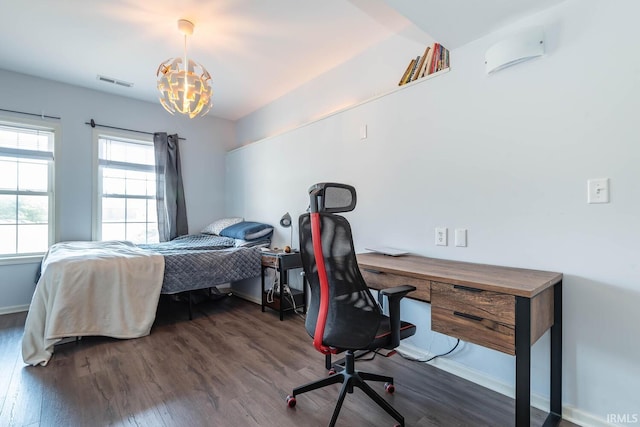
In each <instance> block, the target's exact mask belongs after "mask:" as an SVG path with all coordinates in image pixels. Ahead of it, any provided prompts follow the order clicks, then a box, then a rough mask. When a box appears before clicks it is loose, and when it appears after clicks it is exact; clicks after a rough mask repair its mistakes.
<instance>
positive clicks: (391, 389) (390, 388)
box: [384, 383, 396, 394]
mask: <svg viewBox="0 0 640 427" xmlns="http://www.w3.org/2000/svg"><path fill="white" fill-rule="evenodd" d="M384 391H386V392H387V393H389V394H393V392H394V391H396V387H395V386H394V385H393V384H391V383H385V385H384Z"/></svg>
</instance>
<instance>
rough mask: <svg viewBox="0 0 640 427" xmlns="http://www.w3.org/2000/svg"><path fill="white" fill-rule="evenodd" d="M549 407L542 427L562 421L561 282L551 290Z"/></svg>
mask: <svg viewBox="0 0 640 427" xmlns="http://www.w3.org/2000/svg"><path fill="white" fill-rule="evenodd" d="M550 397H551V399H550V400H551V405H550V411H549V416H548V417H547V419H546V421H545V423H544V425H545V426H554V425H557V424H558V422H559V421H560V420H561V419H562V281H560V282H558V283H556V285H555V286H554V288H553V326H551V396H550Z"/></svg>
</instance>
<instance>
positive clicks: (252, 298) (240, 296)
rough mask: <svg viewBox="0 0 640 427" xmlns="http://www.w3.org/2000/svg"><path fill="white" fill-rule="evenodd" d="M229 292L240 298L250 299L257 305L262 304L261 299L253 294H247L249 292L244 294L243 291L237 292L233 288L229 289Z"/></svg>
mask: <svg viewBox="0 0 640 427" xmlns="http://www.w3.org/2000/svg"><path fill="white" fill-rule="evenodd" d="M231 292H232V293H233V295H235V296H237V297H239V298H242V299H244V300H247V301H250V302H252V303H254V304H258V305H262V301H261V300H260V299H259V298H256V297H255V296H253V295H249V294H245V293H244V292H238V291H237V290H235V289H231Z"/></svg>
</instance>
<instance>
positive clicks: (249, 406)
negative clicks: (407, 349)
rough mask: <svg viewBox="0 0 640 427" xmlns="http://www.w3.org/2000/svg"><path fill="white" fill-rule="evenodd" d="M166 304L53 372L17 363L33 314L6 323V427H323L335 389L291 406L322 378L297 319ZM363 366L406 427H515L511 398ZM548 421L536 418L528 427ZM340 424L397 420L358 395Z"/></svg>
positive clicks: (225, 306)
mask: <svg viewBox="0 0 640 427" xmlns="http://www.w3.org/2000/svg"><path fill="white" fill-rule="evenodd" d="M171 305H172V307H170V308H171V309H170V310H169V309H168V308H167V305H166V304H161V305H160V309H159V312H158V318H157V320H156V324H155V325H154V327H153V329H152V332H151V335H149V336H147V337H144V338H139V339H133V340H115V339H109V338H100V337H94V338H84V339H82V340H81V341H80V342H79V343H77V344H76V343H69V344H64V345H61V346H57V347H56V351H55V354H54V356H53V358H52V360H51V362H50V363H49V365H48V366H46V367H27V366H25V365H24V364H23V362H22V357H21V354H20V346H21V338H22V332H23V329H24V319H25V316H26V314H25V313H18V314H10V315H4V316H0V426H106V425H127V426H128V425H136V426H278V427H280V426H282V427H286V426H325V425H327V423H328V421H329V419H330V418H331V414H332V412H333V405H334V403H335V399H336V398H337V394H338V390H339V385H334V386H331V387H328V388H325V389H322V390H317V391H313V392H309V393H307V394H303V395H299V396H298V405H297V407H296V408H295V409H289V408H287V406H286V404H285V396H286V395H287V394H289V393H290V392H291V390H292V388H293V387H295V386H297V385H301V384H304V383H306V382H310V381H312V380H315V379H317V378H319V377H322V376H325V375H326V371H325V369H324V358H323V356H322V355H321V354H319V353H318V352H316V351H315V350H314V349H313V346H312V344H311V339H310V338H309V336H308V335H307V333H306V331H305V330H304V324H303V320H302V319H301V318H300V317H298V316H296V315H293V314H291V315H290V316H288V317H286V318H285V321H283V322H280V321H279V320H278V317H277V314H276V313H275V312H272V311H269V310H268V311H267V312H266V313H262V312H261V311H260V307H259V306H256V305H255V304H252V303H249V302H246V301H243V300H241V299H238V298H235V297H228V298H224V299H221V300H218V301H205V302H203V303H201V304H199V305H197V306H196V311H195V314H194V319H193V320H192V321H189V320H187V314H186V311H185V309H184V307H180V306H179V304H176V303H173V304H171ZM357 367H358V369H360V370H367V371H370V372H379V373H384V374H388V375H392V376H394V377H395V383H396V392H395V394H394V395H386V394H385V393H384V392H382V394H383V395H384V396H385V398H386V399H388V400H389V401H390V402H392V404H393V405H394V406H395V407H396V409H398V410H399V411H400V412H401V413H402V414H403V415H404V417H405V419H406V425H407V426H447V427H452V426H474V427H475V426H492V427H495V426H510V425H513V417H514V410H513V400H512V399H509V398H506V397H504V396H502V395H500V394H497V393H494V392H492V391H489V390H487V389H484V388H482V387H479V386H477V385H475V384H473V383H470V382H468V381H465V380H462V379H460V378H458V377H456V376H453V375H451V374H448V373H446V372H443V371H441V370H439V369H436V368H434V367H432V366H429V365H426V364H424V363H417V362H411V361H408V360H405V359H403V358H402V357H400V356H395V357H392V358H383V357H380V356H378V357H376V359H375V360H373V361H362V362H359V363H358V364H357ZM373 385H374V387H377V388H376V389H377V390H380V391H382V390H383V388H382V384H375V383H374V384H373ZM542 421H543V415H542V414H541V413H540V412H539V411H536V410H534V414H533V416H532V425H541V424H542ZM337 425H339V426H391V425H394V421H393V419H392V418H391V417H389V416H388V415H387V414H386V413H385V412H384V411H382V410H381V409H379V408H378V407H377V406H376V405H375V404H374V403H373V402H371V401H370V400H369V399H368V398H367V397H366V396H365V395H364V394H363V393H362V392H361V391H360V390H359V389H356V391H355V392H354V393H353V394H351V395H348V396H347V399H346V400H345V404H344V406H343V409H342V412H341V414H340V417H339V418H338V424H337ZM561 425H562V426H563V427H566V426H572V425H573V424H571V423H569V422H566V421H563V422H562V423H561Z"/></svg>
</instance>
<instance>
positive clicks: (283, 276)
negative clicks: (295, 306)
mask: <svg viewBox="0 0 640 427" xmlns="http://www.w3.org/2000/svg"><path fill="white" fill-rule="evenodd" d="M287 271H288V270H285V269H284V268H282V267H280V295H279V298H280V321H282V320H284V301H283V300H282V291H283V290H284V285H285V283H287V280H286V279H287Z"/></svg>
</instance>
